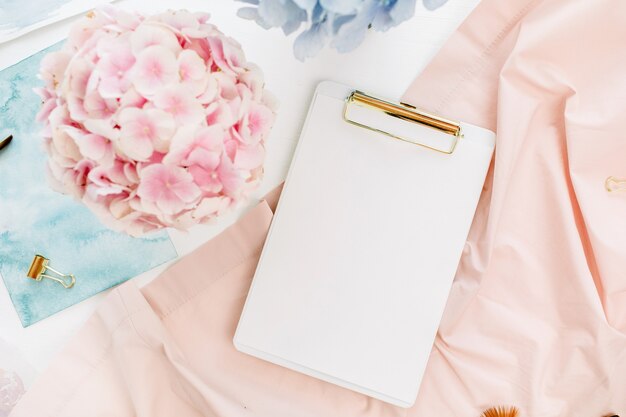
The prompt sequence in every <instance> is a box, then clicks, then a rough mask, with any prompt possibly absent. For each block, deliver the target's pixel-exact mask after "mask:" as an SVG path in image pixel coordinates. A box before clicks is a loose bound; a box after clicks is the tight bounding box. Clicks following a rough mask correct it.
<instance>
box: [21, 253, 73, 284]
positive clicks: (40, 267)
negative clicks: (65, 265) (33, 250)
mask: <svg viewBox="0 0 626 417" xmlns="http://www.w3.org/2000/svg"><path fill="white" fill-rule="evenodd" d="M49 262H50V260H49V259H47V258H44V257H43V256H41V255H35V258H34V259H33V262H32V263H31V264H30V268H28V273H27V274H26V275H27V276H28V278H32V279H34V280H35V281H41V280H42V279H43V278H48V279H51V280H52V281H56V282H58V283H59V284H61V285H63V286H64V287H65V288H72V287H73V286H74V284H75V283H76V277H74V274H63V273H61V272H59V271H57V270H56V269H53V268H51V267H50V265H48V263H49ZM47 271H51V272H54V273H55V274H56V275H57V276H54V275H48V274H46V272H47Z"/></svg>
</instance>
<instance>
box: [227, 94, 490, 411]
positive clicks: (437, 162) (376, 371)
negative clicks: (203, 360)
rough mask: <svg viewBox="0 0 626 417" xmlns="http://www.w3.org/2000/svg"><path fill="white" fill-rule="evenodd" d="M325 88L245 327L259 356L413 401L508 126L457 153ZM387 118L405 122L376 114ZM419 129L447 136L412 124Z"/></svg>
mask: <svg viewBox="0 0 626 417" xmlns="http://www.w3.org/2000/svg"><path fill="white" fill-rule="evenodd" d="M352 90H353V89H351V88H349V87H346V86H343V85H340V84H335V83H331V82H324V83H322V84H320V86H319V87H318V89H317V91H316V95H315V97H314V99H313V103H312V105H311V109H310V111H309V116H308V119H307V122H306V124H305V127H304V129H303V131H302V135H301V137H300V142H299V144H298V148H297V150H296V154H295V156H294V161H293V162H292V165H291V168H290V171H289V174H288V176H287V182H286V184H285V188H284V190H283V194H282V197H281V200H280V203H279V206H278V209H277V212H276V215H275V218H274V221H273V224H272V226H271V229H270V232H269V235H268V238H267V241H266V244H265V247H264V249H263V253H262V256H261V259H260V261H259V265H258V269H257V271H256V274H255V277H254V280H253V283H252V287H251V289H250V293H249V295H248V299H247V301H246V305H245V308H244V311H243V313H242V317H241V320H240V322H239V326H238V329H237V333H236V335H235V340H234V342H235V346H236V347H237V348H238V349H239V350H241V351H243V352H246V353H249V354H251V355H254V356H257V357H260V358H262V359H265V360H268V361H270V362H274V363H277V364H279V365H282V366H285V367H288V368H291V369H294V370H297V371H300V372H303V373H305V374H308V375H311V376H314V377H317V378H320V379H323V380H326V381H329V382H332V383H335V384H338V385H341V386H343V387H346V388H349V389H352V390H355V391H358V392H361V393H364V394H367V395H369V396H372V397H375V398H378V399H381V400H383V401H387V402H389V403H392V404H395V405H399V406H403V407H408V406H411V405H412V404H413V403H414V401H415V398H416V395H417V392H418V388H419V384H420V380H421V376H422V374H423V372H424V369H425V367H426V363H427V360H428V356H429V354H430V350H431V347H432V342H433V340H434V337H435V334H436V331H437V327H438V325H439V321H440V319H441V315H442V313H443V309H444V306H445V303H446V300H447V297H448V293H449V290H450V286H451V283H452V280H453V277H454V274H455V272H456V269H457V266H458V262H459V259H460V256H461V252H462V249H463V246H464V243H465V240H466V237H467V234H468V231H469V227H470V224H471V222H472V218H473V216H474V212H475V209H476V205H477V203H478V199H479V196H480V193H481V190H482V186H483V183H484V180H485V175H486V173H487V169H488V167H489V163H490V160H491V156H492V153H493V149H494V143H495V135H494V134H493V133H492V132H490V131H487V130H485V129H482V128H478V127H475V126H471V125H467V124H462V129H463V132H464V135H465V137H464V138H462V139H460V141H459V144H458V146H457V148H456V150H455V152H454V153H453V154H451V155H446V154H443V153H438V152H434V151H432V150H429V149H426V148H424V147H420V146H416V145H413V144H408V143H405V142H402V141H398V140H394V139H392V138H390V137H388V136H385V135H382V134H380V133H377V132H372V131H369V130H367V129H363V128H360V127H356V126H353V125H350V124H348V123H346V122H345V121H344V120H343V119H342V112H343V106H344V102H345V98H346V97H347V96H348V95H349V94H350V92H351V91H352ZM371 120H375V121H376V123H379V124H382V126H381V125H377V126H376V127H377V128H383V129H386V128H392V127H394V126H395V127H397V123H398V119H395V118H392V117H387V118H383V119H381V118H377V119H374V118H372V119H371ZM403 123H405V124H406V126H408V127H406V128H405V129H407V130H406V131H405V133H411V134H414V135H415V136H416V137H422V138H424V139H428V138H430V139H431V140H432V138H434V137H436V135H438V134H439V133H438V132H436V131H434V130H432V129H429V128H427V127H424V126H421V125H416V124H412V123H408V122H403Z"/></svg>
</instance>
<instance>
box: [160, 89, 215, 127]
mask: <svg viewBox="0 0 626 417" xmlns="http://www.w3.org/2000/svg"><path fill="white" fill-rule="evenodd" d="M154 105H155V106H156V107H157V108H159V109H161V110H164V111H165V112H167V113H169V114H171V115H172V116H174V119H176V122H177V123H178V124H180V125H184V124H192V125H193V124H200V122H202V120H204V108H203V107H202V104H200V102H199V101H198V100H197V99H195V98H194V97H193V96H192V95H190V93H189V92H188V91H187V90H186V89H184V88H182V87H181V86H170V87H168V88H165V89H162V90H161V91H159V92H158V93H157V94H156V95H155V97H154Z"/></svg>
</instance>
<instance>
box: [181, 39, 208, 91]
mask: <svg viewBox="0 0 626 417" xmlns="http://www.w3.org/2000/svg"><path fill="white" fill-rule="evenodd" d="M178 75H179V77H180V83H181V85H182V86H184V87H185V88H187V89H188V90H189V92H190V94H192V95H193V96H194V97H198V96H199V95H201V94H202V93H204V92H205V91H206V87H207V83H208V77H207V69H206V65H205V63H204V60H203V59H202V58H200V56H199V55H198V54H197V53H196V52H195V51H192V50H189V49H186V50H184V51H182V52H181V53H180V54H179V55H178Z"/></svg>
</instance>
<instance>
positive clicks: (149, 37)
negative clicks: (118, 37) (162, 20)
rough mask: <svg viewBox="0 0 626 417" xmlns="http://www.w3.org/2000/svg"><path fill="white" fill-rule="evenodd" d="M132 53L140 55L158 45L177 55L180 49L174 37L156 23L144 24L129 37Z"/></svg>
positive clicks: (170, 32)
mask: <svg viewBox="0 0 626 417" xmlns="http://www.w3.org/2000/svg"><path fill="white" fill-rule="evenodd" d="M130 44H131V48H132V52H133V53H134V54H135V55H138V54H141V52H142V51H144V50H145V49H146V48H148V47H150V46H155V45H159V46H161V47H163V48H166V49H168V50H169V51H170V52H172V53H174V54H177V53H178V52H180V50H181V49H182V48H181V46H180V43H179V42H178V39H177V38H176V35H175V34H174V33H173V32H172V31H171V30H169V29H168V28H166V27H164V26H162V25H159V24H158V23H156V22H150V21H147V22H144V23H142V24H141V25H139V27H137V29H135V31H134V32H133V33H132V34H131V36H130Z"/></svg>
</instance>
